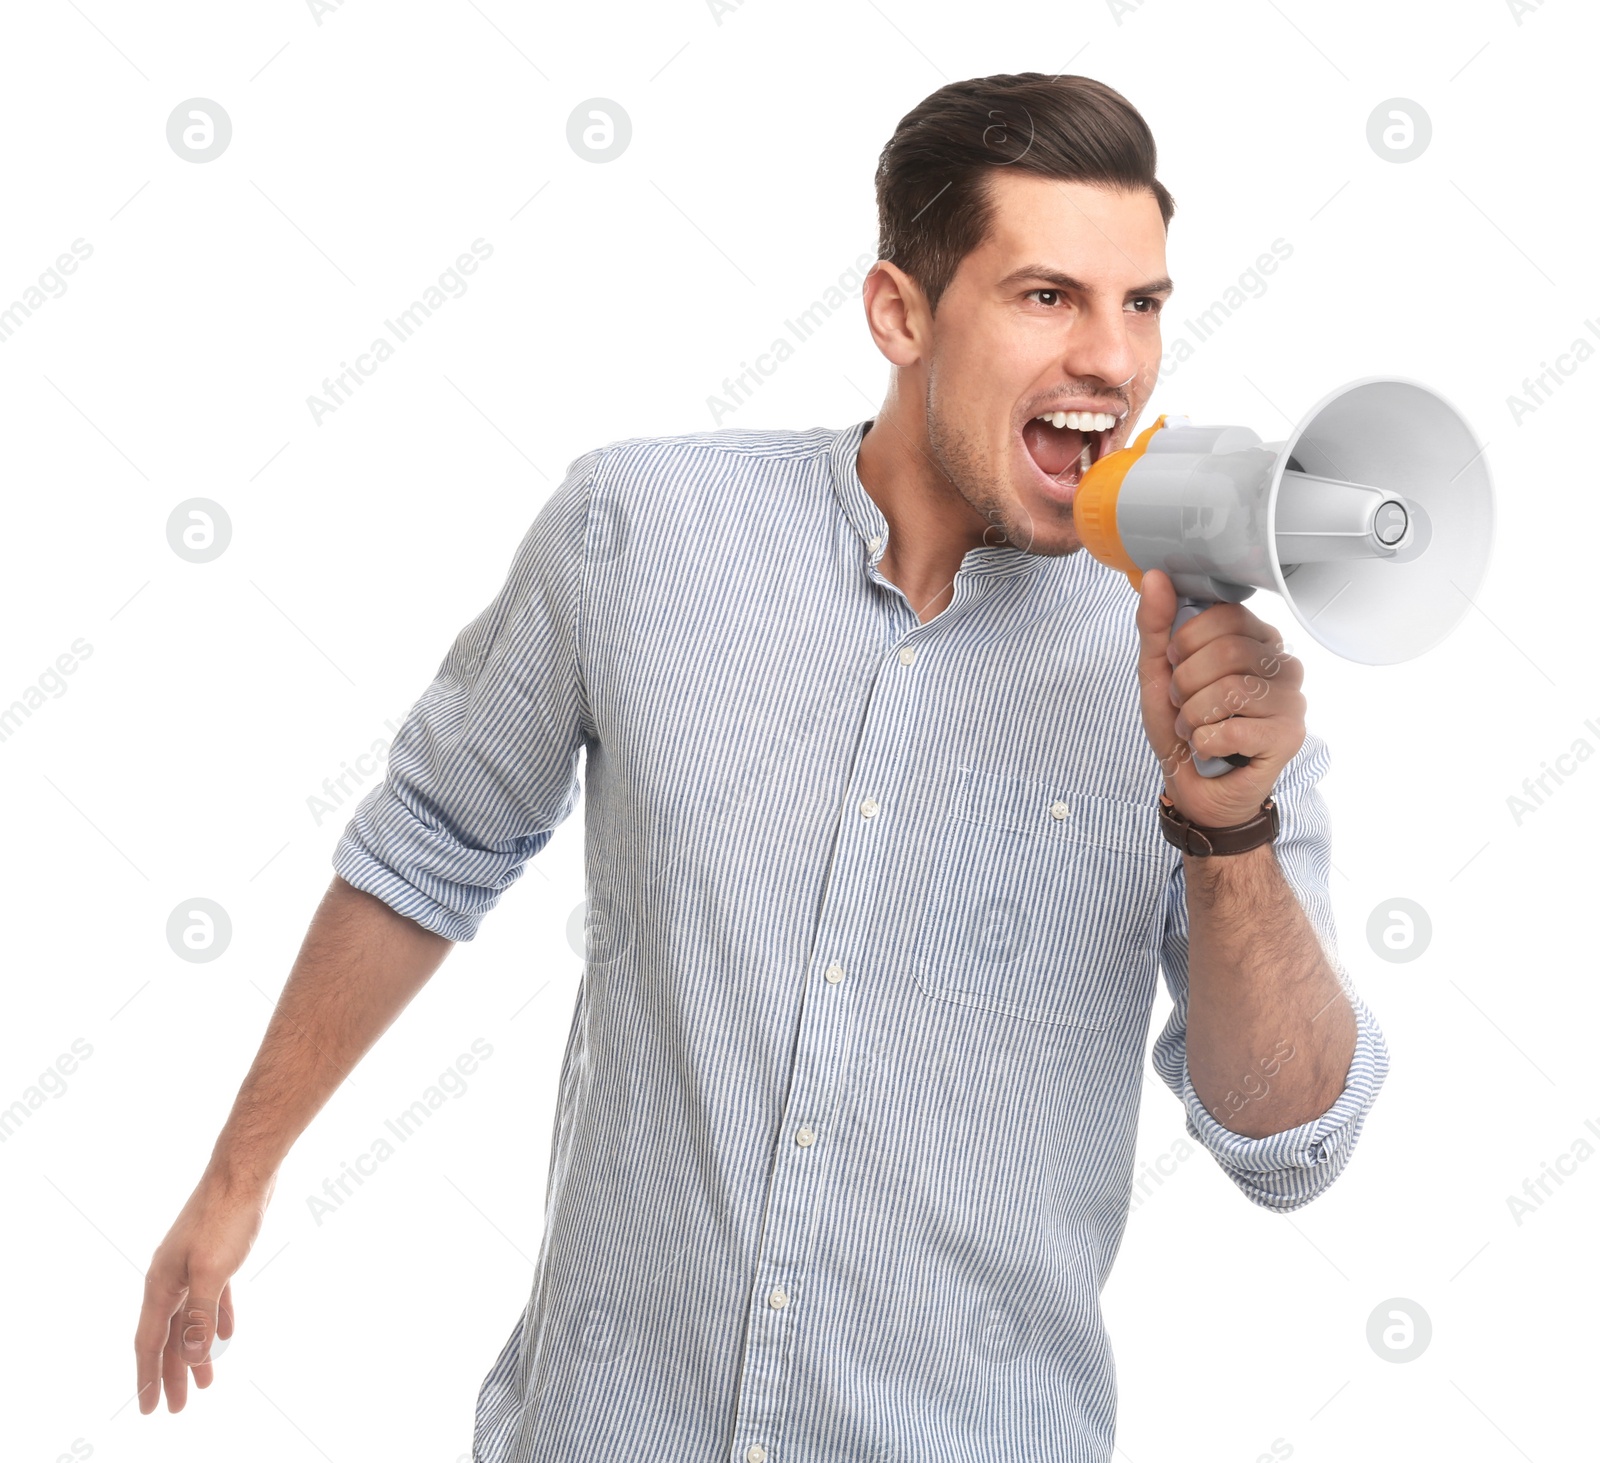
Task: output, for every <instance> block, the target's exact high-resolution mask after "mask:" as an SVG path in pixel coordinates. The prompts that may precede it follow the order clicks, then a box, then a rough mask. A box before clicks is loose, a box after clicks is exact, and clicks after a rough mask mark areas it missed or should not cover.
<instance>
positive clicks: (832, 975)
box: [822, 960, 844, 985]
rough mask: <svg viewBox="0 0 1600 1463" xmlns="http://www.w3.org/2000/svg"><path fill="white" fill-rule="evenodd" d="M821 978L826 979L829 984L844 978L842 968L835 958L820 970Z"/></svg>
mask: <svg viewBox="0 0 1600 1463" xmlns="http://www.w3.org/2000/svg"><path fill="white" fill-rule="evenodd" d="M822 978H823V979H824V980H825V981H827V982H828V984H829V985H838V984H839V982H840V981H841V980H843V979H844V969H843V967H842V966H841V965H840V964H839V962H838V961H837V960H835V961H834V962H833V964H832V965H830V966H829V967H828V968H827V969H826V970H825V971H823V972H822Z"/></svg>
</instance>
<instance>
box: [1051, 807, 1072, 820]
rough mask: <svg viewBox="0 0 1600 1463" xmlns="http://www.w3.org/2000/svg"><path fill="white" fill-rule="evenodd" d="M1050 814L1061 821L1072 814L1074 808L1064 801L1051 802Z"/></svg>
mask: <svg viewBox="0 0 1600 1463" xmlns="http://www.w3.org/2000/svg"><path fill="white" fill-rule="evenodd" d="M1050 816H1051V817H1052V818H1054V819H1055V820H1056V822H1058V823H1059V822H1060V821H1061V820H1062V819H1063V818H1070V817H1071V816H1072V809H1071V808H1069V807H1068V806H1067V805H1066V804H1065V803H1063V802H1054V803H1051V804H1050Z"/></svg>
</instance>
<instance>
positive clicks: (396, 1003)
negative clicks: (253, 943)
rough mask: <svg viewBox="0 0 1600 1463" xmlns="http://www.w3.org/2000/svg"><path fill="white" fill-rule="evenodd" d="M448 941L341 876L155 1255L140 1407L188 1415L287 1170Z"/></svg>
mask: <svg viewBox="0 0 1600 1463" xmlns="http://www.w3.org/2000/svg"><path fill="white" fill-rule="evenodd" d="M450 949H451V941H449V940H448V939H446V938H445V937H444V936H443V935H438V934H435V933H434V932H433V931H432V930H428V929H424V928H423V926H421V925H419V924H417V923H416V922H415V921H414V920H410V919H408V918H406V916H404V915H402V914H396V913H395V911H394V910H392V909H391V908H390V907H389V906H388V905H387V904H385V903H384V902H383V901H382V900H381V899H379V898H377V897H376V896H374V895H372V894H368V893H366V892H365V891H363V890H360V889H357V888H355V887H354V886H353V885H351V884H348V883H346V882H345V880H344V879H342V878H340V877H339V876H337V875H335V877H334V880H333V883H332V884H331V885H329V887H328V892H327V894H326V895H324V896H323V900H322V903H321V904H319V905H318V906H317V912H316V914H315V915H314V916H313V917H312V920H311V926H310V928H309V929H308V930H307V931H306V937H305V940H304V941H303V942H302V944H301V946H300V954H299V955H298V956H297V957H296V959H295V962H294V969H293V970H291V971H290V972H289V979H288V981H287V983H286V984H285V985H284V988H283V993H282V994H281V995H280V996H279V997H278V1001H277V1004H276V1005H275V1006H274V1007H273V1011H272V1019H271V1020H270V1021H269V1022H268V1024H267V1032H266V1035H265V1036H264V1037H262V1039H261V1050H260V1051H258V1052H257V1053H256V1059H255V1061H254V1063H253V1064H252V1065H251V1067H250V1070H249V1072H247V1073H246V1074H245V1079H244V1084H243V1085H242V1086H241V1087H240V1089H239V1095H238V1097H236V1098H235V1099H234V1104H233V1111H232V1112H231V1113H229V1114H228V1121H227V1122H226V1123H225V1124H223V1128H222V1132H221V1133H220V1134H219V1135H218V1137H217V1142H216V1146H215V1147H214V1148H213V1149H212V1152H211V1161H210V1163H209V1164H207V1166H206V1171H205V1174H204V1175H203V1176H202V1178H201V1180H200V1182H199V1183H198V1184H197V1185H196V1186H195V1191H194V1193H192V1194H191V1195H190V1196H189V1202H188V1203H187V1204H185V1205H184V1206H183V1212H182V1213H181V1214H179V1215H178V1218H177V1222H176V1223H174V1224H173V1226H172V1228H171V1229H170V1230H169V1231H168V1232H167V1237H166V1238H165V1239H164V1240H162V1241H161V1244H160V1245H159V1246H158V1247H157V1249H156V1252H155V1254H154V1256H153V1257H152V1258H151V1261H150V1269H149V1272H148V1273H147V1274H146V1276H145V1282H144V1310H143V1311H142V1313H141V1314H140V1316H139V1329H138V1331H137V1332H135V1333H134V1341H133V1347H134V1351H135V1352H136V1353H137V1354H138V1361H139V1411H141V1412H154V1411H155V1407H156V1403H157V1402H159V1401H160V1400H161V1387H162V1383H163V1382H164V1383H165V1384H166V1389H167V1410H168V1411H169V1412H180V1411H182V1409H183V1404H184V1401H185V1399H186V1397H187V1396H188V1391H189V1372H190V1371H191V1370H192V1371H193V1372H194V1384H195V1386H197V1387H209V1386H210V1385H211V1362H210V1360H209V1358H210V1356H211V1342H212V1338H213V1337H216V1336H221V1337H222V1338H223V1339H224V1340H226V1339H227V1338H228V1337H229V1336H231V1335H233V1320H234V1316H233V1295H232V1292H231V1289H230V1282H231V1280H232V1278H233V1276H234V1274H235V1272H237V1270H238V1269H239V1267H240V1266H241V1265H242V1264H244V1260H245V1256H246V1255H248V1254H249V1253H250V1247H251V1245H253V1244H254V1243H255V1241H256V1236H257V1235H258V1234H260V1233H261V1221H262V1217H263V1216H264V1215H265V1213H266V1208H267V1203H268V1201H269V1200H270V1199H271V1198H272V1189H273V1185H274V1184H275V1183H276V1182H277V1178H276V1175H277V1171H278V1166H279V1165H280V1164H281V1163H282V1162H283V1160H284V1158H285V1156H286V1155H287V1154H288V1152H289V1149H290V1148H291V1147H292V1146H293V1144H294V1141H295V1139H296V1138H298V1137H299V1135H300V1133H301V1132H302V1131H303V1130H304V1128H305V1126H306V1124H307V1123H309V1122H310V1121H311V1119H312V1117H313V1116H315V1114H316V1113H317V1112H318V1110H319V1109H320V1108H321V1107H322V1105H323V1104H324V1103H325V1102H327V1100H328V1099H329V1098H330V1097H331V1096H332V1095H333V1093H334V1091H335V1090H336V1089H337V1088H338V1086H339V1084H340V1083H341V1082H343V1081H344V1079H345V1077H346V1076H347V1075H349V1072H350V1069H351V1068H352V1067H354V1066H355V1064H356V1063H357V1062H359V1061H360V1060H361V1057H362V1055H363V1054H364V1053H365V1052H366V1051H367V1049H368V1048H369V1047H370V1046H371V1045H372V1043H373V1042H375V1041H376V1040H377V1039H378V1037H379V1036H380V1035H381V1034H382V1033H383V1032H384V1031H385V1030H386V1029H387V1028H388V1026H389V1024H390V1023H391V1022H392V1021H393V1020H394V1019H395V1017H397V1016H398V1015H399V1014H400V1012H401V1011H403V1010H404V1009H405V1007H406V1004H407V1003H408V1002H409V1001H410V1000H411V998H412V997H413V996H414V995H416V993H417V992H418V991H419V990H420V989H421V988H422V987H423V985H424V984H426V982H427V980H428V977H429V976H431V975H432V974H433V972H434V971H435V970H437V969H438V968H439V963H440V961H442V960H443V959H444V957H445V956H446V954H448V953H449V951H450Z"/></svg>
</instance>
